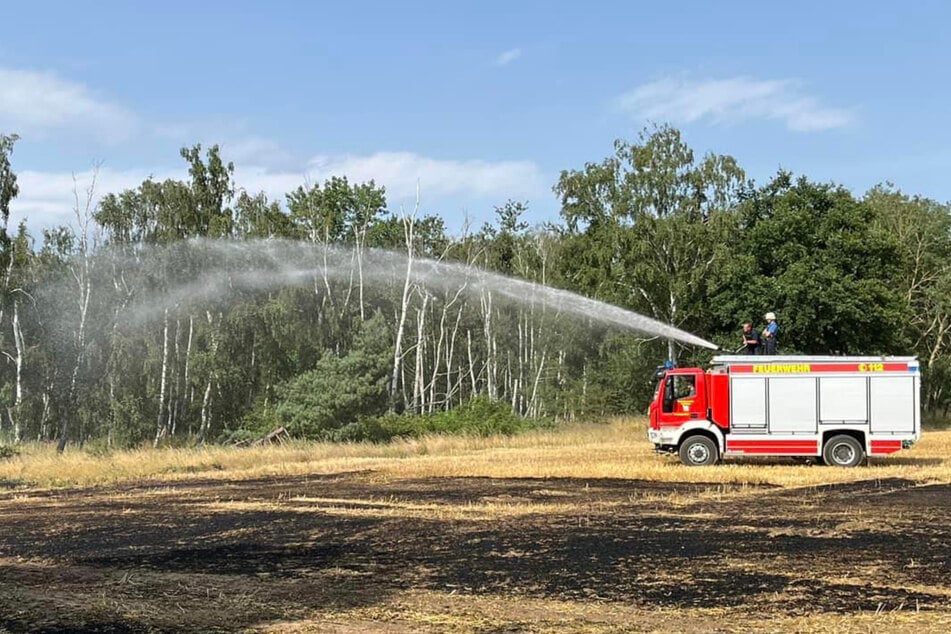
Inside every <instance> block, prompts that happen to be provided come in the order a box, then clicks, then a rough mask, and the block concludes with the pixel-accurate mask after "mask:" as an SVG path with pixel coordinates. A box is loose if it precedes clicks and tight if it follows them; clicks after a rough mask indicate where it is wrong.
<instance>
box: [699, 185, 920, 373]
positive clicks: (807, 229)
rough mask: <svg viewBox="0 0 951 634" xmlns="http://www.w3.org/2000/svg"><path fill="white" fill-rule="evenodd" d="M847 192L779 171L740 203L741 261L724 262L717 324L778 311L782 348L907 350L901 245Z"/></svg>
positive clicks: (755, 320)
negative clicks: (900, 277) (902, 334)
mask: <svg viewBox="0 0 951 634" xmlns="http://www.w3.org/2000/svg"><path fill="white" fill-rule="evenodd" d="M873 220H874V212H873V210H872V209H871V208H870V207H869V206H868V205H867V204H866V203H864V202H863V201H860V200H856V199H855V198H854V197H853V196H852V195H851V193H849V192H848V191H847V190H845V189H843V188H841V187H837V186H833V185H820V184H816V183H812V182H809V181H808V180H806V179H805V178H800V179H798V180H797V181H796V182H795V183H793V182H792V181H791V178H790V177H789V175H788V174H784V173H780V174H779V175H778V176H777V177H776V178H775V179H774V180H773V181H772V182H770V183H769V184H767V185H766V186H765V187H762V188H760V189H757V190H754V191H751V192H749V194H748V197H747V199H746V201H745V202H744V203H743V204H742V205H741V206H740V207H739V209H738V226H737V230H738V232H739V236H738V238H737V240H736V245H735V247H734V249H735V250H736V251H737V252H738V254H739V255H740V257H737V258H735V259H734V260H733V261H732V262H730V264H729V266H727V267H725V268H724V272H723V277H722V278H721V280H720V289H719V293H717V294H714V297H713V299H712V302H711V304H712V306H711V307H712V308H713V309H714V310H715V311H716V312H717V314H718V315H717V316H718V317H719V322H720V323H719V324H718V325H719V326H720V327H722V328H724V329H725V328H727V327H728V325H729V323H731V322H732V323H733V324H737V323H741V322H742V321H746V320H749V321H752V322H753V323H759V322H760V321H761V320H762V315H763V314H764V313H765V312H767V311H773V312H776V313H777V315H778V317H779V320H780V324H781V332H780V337H781V338H780V342H781V346H782V349H783V350H785V351H787V352H793V351H798V352H803V353H810V354H863V353H864V354H873V353H875V354H884V353H902V352H904V353H907V350H904V349H903V348H904V346H903V343H902V340H901V338H900V336H899V333H900V330H901V324H902V321H903V318H904V316H905V315H904V314H903V306H902V301H901V297H900V295H899V293H898V292H897V289H896V281H897V275H898V272H899V268H898V265H897V263H898V260H899V252H898V244H897V242H896V240H895V238H894V236H892V235H890V234H889V233H887V232H884V231H881V230H879V229H878V228H876V226H875V224H874V223H873Z"/></svg>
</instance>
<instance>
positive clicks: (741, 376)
mask: <svg viewBox="0 0 951 634" xmlns="http://www.w3.org/2000/svg"><path fill="white" fill-rule="evenodd" d="M659 378H660V380H659V382H658V386H657V393H656V395H655V397H654V400H653V401H652V402H651V405H650V427H649V429H648V437H649V439H650V441H651V442H652V443H653V444H654V447H655V448H656V449H657V450H658V451H662V452H670V453H678V454H679V456H680V460H681V461H682V462H683V463H684V464H685V465H689V466H702V465H713V464H717V463H718V462H719V461H720V459H721V458H723V457H732V456H791V457H799V458H812V459H814V460H816V461H818V462H824V463H825V464H829V465H836V466H840V467H854V466H856V465H858V464H861V463H862V462H863V461H866V460H867V458H868V457H875V456H886V455H888V454H891V453H894V452H896V451H899V450H901V449H907V448H909V447H911V446H912V445H913V444H914V443H915V442H917V440H918V439H919V438H920V436H921V415H920V409H921V406H920V388H921V376H920V374H919V365H918V360H917V359H915V358H914V357H828V356H775V357H773V356H770V357H766V356H734V355H724V356H717V357H714V358H713V361H712V362H711V368H710V369H709V370H703V369H701V368H674V369H668V370H665V371H662V372H660V373H659Z"/></svg>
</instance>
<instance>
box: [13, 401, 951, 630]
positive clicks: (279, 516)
mask: <svg viewBox="0 0 951 634" xmlns="http://www.w3.org/2000/svg"><path fill="white" fill-rule="evenodd" d="M949 455H951V431H934V432H926V433H925V435H924V437H923V439H922V441H921V443H920V444H919V445H917V446H916V447H915V448H914V449H912V450H910V451H906V452H902V453H901V454H898V455H897V456H894V457H892V458H888V459H884V460H882V461H880V462H879V463H878V464H875V465H873V466H872V467H869V468H857V469H837V468H831V467H816V466H812V467H810V466H799V465H795V464H792V463H790V462H785V461H782V460H772V461H763V460H760V461H756V462H728V463H727V464H724V465H720V466H716V467H708V468H688V467H684V466H682V465H680V463H679V462H678V461H677V460H676V458H675V457H672V456H659V455H655V454H654V453H653V451H652V447H651V445H650V444H649V443H648V441H647V439H646V437H645V428H644V421H643V420H638V419H626V420H616V421H613V422H612V423H610V424H604V425H586V426H575V427H566V428H562V429H558V430H553V431H545V432H534V433H529V434H525V435H522V436H517V437H514V438H501V437H493V438H463V437H430V438H423V439H420V440H413V441H406V442H397V443H392V444H388V445H369V444H354V445H334V444H320V443H296V444H291V445H288V446H284V447H258V448H229V447H205V448H197V449H159V450H151V449H140V450H135V451H122V452H115V453H112V454H110V455H104V456H95V455H92V454H90V453H88V452H85V451H82V450H78V449H71V450H69V451H67V452H66V453H65V454H64V455H57V454H56V453H55V451H54V450H53V449H52V448H51V447H46V446H28V447H26V448H25V449H24V451H23V453H22V455H20V456H18V457H15V458H12V459H8V460H4V461H0V486H3V483H5V482H6V483H8V484H9V482H11V481H19V482H21V483H24V484H23V485H22V489H21V490H15V491H12V492H6V493H5V494H4V495H2V496H0V554H3V557H0V573H2V574H0V631H4V629H3V628H4V623H5V621H4V618H5V617H9V615H8V614H7V613H9V612H10V611H11V610H14V609H15V610H19V612H17V614H22V615H24V616H20V617H16V618H17V619H20V620H12V621H8V622H7V623H10V624H12V625H8V627H11V628H12V629H13V630H14V631H19V630H18V629H17V628H20V629H24V630H25V629H42V628H41V627H40V626H43V625H48V626H49V629H51V630H52V629H56V628H57V627H58V628H61V629H63V630H69V629H75V630H82V629H84V628H87V627H88V626H89V625H90V624H99V625H101V626H102V629H103V631H109V630H108V629H107V628H108V627H112V626H119V625H121V626H126V625H129V624H132V629H136V627H141V628H142V629H143V630H147V629H150V628H153V627H155V628H156V629H157V630H164V629H167V630H170V631H175V630H178V629H185V630H187V629H190V630H192V631H206V630H208V629H211V628H217V629H218V630H219V631H232V630H237V631H273V632H310V631H321V632H364V631H385V632H421V631H422V632H485V631H536V632H549V631H551V632H554V631H577V632H626V631H656V632H672V631H674V632H708V631H720V632H749V631H754V632H773V631H809V632H813V631H814V632H870V631H888V632H892V631H909V632H911V631H913V632H916V633H922V632H932V631H934V632H945V631H949V630H951V587H949V586H948V584H947V583H946V581H945V579H946V576H945V575H944V572H943V571H944V570H945V568H944V566H945V562H946V559H944V558H943V555H942V554H941V551H940V550H937V549H940V548H942V547H943V546H942V544H943V543H944V541H942V540H945V537H946V535H947V534H948V532H947V531H948V523H947V512H946V509H947V504H946V500H947V497H946V491H947V486H946V485H947V484H948V483H951V459H949V458H948V456H949ZM322 475H326V476H327V477H319V476H322ZM480 476H481V477H484V478H485V479H482V478H479V477H480ZM558 477H561V478H567V479H566V480H545V478H558ZM876 479H879V480H880V481H876ZM899 479H907V480H911V481H913V482H915V483H941V485H940V486H937V487H934V486H919V485H916V484H913V483H912V482H901V481H900V480H899ZM849 481H856V482H858V481H864V482H861V483H860V484H859V485H856V487H845V488H842V487H831V488H819V485H824V484H832V483H842V482H849ZM123 483H136V484H143V485H144V486H129V487H122V486H119V487H116V488H113V487H112V486H111V485H117V484H119V485H121V484H123ZM696 484H700V486H696ZM764 484H765V485H771V486H773V487H782V488H779V489H772V488H764V487H763V486H762V485H764ZM27 485H28V486H27ZM65 487H99V488H98V489H94V490H84V491H56V492H54V493H52V494H51V493H49V492H47V491H45V490H41V489H48V488H65ZM812 487H816V488H812ZM890 487H891V488H890ZM896 487H897V488H896ZM760 499H762V500H764V502H763V503H759V501H760ZM751 501H752V502H753V503H752V504H751V503H750V502H751ZM698 541H703V542H704V543H705V544H706V545H707V546H708V548H709V552H710V553H711V554H710V555H707V554H704V553H693V554H681V552H682V551H683V549H684V548H687V549H688V550H689V549H690V546H691V544H694V543H696V542H698ZM840 544H841V547H842V548H844V549H845V550H844V551H843V552H847V553H849V556H848V557H845V556H839V555H838V554H835V556H831V557H830V556H829V554H830V553H836V551H835V549H836V548H838V547H839V545H840ZM113 557H115V559H111V558H113ZM814 589H818V590H817V591H816V593H815V594H812V593H811V592H812V591H813V590H814ZM664 593H668V594H664ZM678 593H679V594H678ZM669 594H673V595H675V596H673V597H671V596H669ZM735 595H738V596H741V597H743V598H744V601H741V602H739V603H735V602H734V601H733V600H732V599H734V598H735ZM870 597H871V598H870ZM919 597H920V598H921V601H922V606H923V607H922V609H921V611H920V612H919V610H918V604H917V601H918V598H919ZM64 606H65V607H64ZM10 618H12V617H10ZM51 619H52V620H51ZM56 619H60V620H56ZM184 624H187V626H186V625H184ZM14 626H16V627H14ZM27 626H29V627H27ZM67 626H68V627H67ZM120 629H121V628H120Z"/></svg>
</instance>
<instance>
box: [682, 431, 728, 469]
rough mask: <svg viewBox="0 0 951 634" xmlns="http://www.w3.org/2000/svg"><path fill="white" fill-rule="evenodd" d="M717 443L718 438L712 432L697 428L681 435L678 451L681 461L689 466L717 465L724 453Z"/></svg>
mask: <svg viewBox="0 0 951 634" xmlns="http://www.w3.org/2000/svg"><path fill="white" fill-rule="evenodd" d="M717 445H718V443H717V439H716V438H715V437H714V435H713V434H712V433H710V432H708V431H703V430H697V431H694V432H688V433H686V434H684V435H683V436H682V437H681V439H680V443H679V444H678V446H677V453H678V454H679V455H680V461H681V462H682V463H683V464H684V465H686V466H688V467H697V466H703V465H715V464H718V463H719V462H720V456H721V455H722V452H721V451H719V449H718V448H717ZM694 450H696V452H695V451H694Z"/></svg>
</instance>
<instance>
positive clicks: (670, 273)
mask: <svg viewBox="0 0 951 634" xmlns="http://www.w3.org/2000/svg"><path fill="white" fill-rule="evenodd" d="M744 178H745V177H744V173H743V170H742V169H740V167H739V166H738V165H737V163H736V160H735V159H733V158H732V157H730V156H722V155H717V154H712V153H711V154H707V155H705V156H703V157H702V158H699V159H698V158H697V157H696V155H695V153H694V151H693V150H692V149H691V148H690V147H689V146H688V145H687V144H686V143H685V142H684V141H683V139H682V137H681V134H680V132H679V131H678V130H676V129H674V128H671V127H669V126H659V127H655V128H653V129H646V130H644V131H643V132H641V134H640V136H639V138H638V140H637V142H635V143H630V142H626V141H622V140H619V141H616V142H615V152H614V155H613V156H610V157H608V158H606V159H604V160H603V161H602V162H600V163H588V164H587V165H585V167H584V168H583V169H580V170H571V171H564V172H562V173H561V176H560V178H559V180H558V184H557V185H556V186H555V191H556V193H557V194H558V195H559V196H560V198H561V215H562V218H563V219H564V220H565V224H566V239H567V242H568V246H567V247H566V249H565V259H564V265H565V267H566V271H565V273H564V274H565V277H566V278H567V279H568V280H569V281H570V283H571V284H572V285H573V286H574V287H575V288H577V289H579V290H581V291H582V292H584V293H587V294H590V295H594V296H597V297H599V298H602V299H605V300H607V301H611V302H614V303H616V304H619V305H621V306H624V307H627V308H631V309H634V310H637V311H639V312H643V313H647V314H648V315H651V316H652V317H654V318H655V319H657V320H659V321H662V322H664V323H667V324H671V325H673V326H676V327H681V328H687V329H689V330H692V331H694V332H699V333H704V332H706V331H707V330H708V328H709V326H708V325H706V324H705V323H704V320H703V319H702V316H703V315H704V312H705V306H706V301H705V300H706V297H705V296H704V295H703V293H702V292H701V291H702V289H703V288H704V280H705V278H707V277H708V276H711V275H714V274H715V272H716V270H717V267H718V265H719V264H720V262H721V261H722V260H723V258H724V257H726V256H727V253H726V252H725V251H724V250H723V249H721V248H720V245H721V244H722V243H723V242H724V240H725V239H726V235H727V232H728V231H729V228H730V226H731V222H732V219H731V216H730V214H731V206H732V205H733V204H734V203H735V202H736V200H737V197H738V194H739V192H740V189H741V186H742V185H743V180H744ZM668 354H669V357H670V358H671V359H674V360H676V357H677V347H676V346H675V344H674V342H672V341H671V342H670V344H669V346H668Z"/></svg>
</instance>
